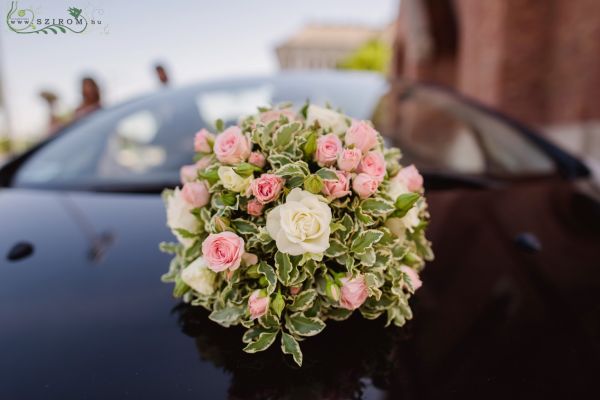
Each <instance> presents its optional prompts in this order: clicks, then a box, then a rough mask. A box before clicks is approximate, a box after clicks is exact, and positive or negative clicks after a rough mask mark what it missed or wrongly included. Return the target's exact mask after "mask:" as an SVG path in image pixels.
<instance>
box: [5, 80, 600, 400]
mask: <svg viewBox="0 0 600 400" xmlns="http://www.w3.org/2000/svg"><path fill="white" fill-rule="evenodd" d="M307 99H310V100H311V102H313V103H317V104H321V105H322V104H325V103H326V102H329V103H331V104H333V105H335V106H337V107H340V108H341V109H343V110H344V111H345V112H346V113H347V114H349V115H351V116H353V117H355V118H360V119H373V120H374V121H375V123H376V124H378V126H379V127H380V130H381V131H382V132H384V133H385V134H386V135H387V136H388V138H389V140H390V141H393V142H397V143H398V144H399V145H400V146H401V148H402V150H403V152H404V160H403V163H415V164H416V165H417V167H419V168H420V169H421V170H422V171H423V172H424V175H425V186H426V189H427V197H428V201H429V206H430V212H431V215H432V220H431V224H430V227H429V230H428V237H429V239H430V240H432V242H433V246H434V247H433V248H434V252H435V255H436V259H435V261H433V262H431V263H429V264H428V265H427V268H426V270H425V272H424V275H423V280H424V283H425V284H424V286H423V288H421V289H420V290H419V292H417V295H416V296H415V297H414V299H413V308H414V314H415V318H414V319H413V320H412V321H410V322H409V323H408V324H407V325H406V326H405V327H404V328H402V329H396V328H387V329H386V328H383V321H379V320H377V321H366V320H362V319H361V318H351V319H350V320H348V321H345V322H330V323H329V324H328V326H327V328H326V329H325V331H324V332H323V333H322V334H321V335H319V336H318V337H314V338H311V339H309V340H307V341H305V342H304V343H303V350H304V360H305V362H304V366H303V367H302V368H297V367H296V366H295V365H294V364H293V363H292V362H290V361H289V360H287V359H286V358H284V357H283V356H282V355H281V354H279V351H278V349H269V350H268V351H266V352H264V353H260V354H255V355H248V354H245V353H243V352H242V350H241V348H242V345H241V343H240V340H239V339H240V336H241V332H240V331H239V330H238V329H236V328H231V329H225V328H221V327H220V326H218V325H216V324H215V323H213V322H211V321H209V320H208V318H207V314H206V313H205V312H204V311H202V310H200V309H197V308H193V307H190V306H188V305H185V304H179V303H178V301H177V300H175V299H174V298H173V297H172V294H171V292H172V289H173V288H172V287H171V286H170V285H166V284H163V283H161V281H160V276H161V274H163V273H164V272H165V271H166V270H167V268H168V263H169V259H170V256H169V255H166V254H162V253H160V251H159V250H158V243H159V242H161V241H171V240H173V237H172V234H171V233H170V232H169V230H168V229H167V228H166V226H165V213H164V208H163V204H162V201H161V199H160V195H159V193H160V192H161V190H162V189H163V188H165V187H173V186H175V185H177V184H178V182H179V168H180V167H181V166H182V165H184V164H188V163H191V160H192V157H193V145H192V142H193V134H194V132H196V131H197V130H199V129H200V128H202V127H208V128H209V129H210V128H211V126H212V122H213V121H214V120H215V119H216V118H222V119H224V120H225V121H226V122H229V123H232V122H235V121H236V120H237V119H238V118H239V117H240V116H241V115H244V114H247V113H252V112H254V111H255V109H256V108H255V107H256V106H257V105H266V104H269V103H278V102H281V101H292V102H294V104H296V105H298V106H300V105H301V104H302V103H304V101H305V100H307ZM0 184H1V185H2V186H3V187H2V188H1V189H0V227H1V228H0V399H11V400H12V399H14V400H16V399H49V398H52V399H54V398H56V399H96V398H98V399H100V398H102V399H104V398H111V399H113V398H114V399H117V398H132V399H142V398H143V399H150V398H167V399H173V398H177V399H186V398H203V399H219V398H231V399H266V398H292V399H294V398H302V399H305V398H306V399H313V398H315V399H316V398H331V399H334V398H335V399H345V398H368V399H379V398H382V399H383V398H386V399H400V398H445V399H447V398H464V397H469V398H485V399H488V398H502V399H504V398H513V397H517V398H526V397H528V398H575V397H579V398H597V397H598V395H599V394H600V391H599V390H598V388H597V376H598V372H599V371H600V261H599V260H600V206H599V203H598V200H597V198H598V192H597V189H596V188H595V187H594V185H593V184H592V181H591V179H590V177H589V172H588V170H587V168H586V167H585V166H584V165H583V164H582V163H581V162H580V161H579V160H577V159H575V158H573V157H571V156H569V155H568V154H566V153H564V152H563V151H561V150H560V149H558V148H556V147H554V146H553V145H551V144H550V143H548V142H547V141H545V140H544V139H543V138H542V137H541V136H540V135H538V134H537V133H535V132H534V131H532V130H531V129H529V128H527V127H524V126H522V125H521V124H519V123H517V122H515V121H512V120H510V119H509V118H506V117H504V116H502V115H500V114H498V113H496V112H494V111H492V110H489V109H487V108H485V107H484V106H482V105H479V104H476V103H473V102H472V101H470V100H468V99H464V98H461V97H460V96H458V95H456V94H453V93H451V92H449V91H447V90H444V89H442V88H436V87H433V86H426V85H416V86H408V87H407V86H404V87H402V89H400V90H399V89H398V88H392V89H391V90H390V87H389V85H388V83H387V82H386V81H385V80H384V79H383V78H381V77H379V76H377V75H372V74H366V73H340V72H314V73H308V72H298V73H286V74H281V75H277V76H274V77H270V78H264V79H246V80H229V81H222V82H215V83H210V84H202V85H197V86H190V87H186V88H180V89H165V90H163V91H160V92H157V93H154V94H151V95H148V96H146V97H142V98H139V99H136V100H132V101H130V102H128V103H125V104H122V105H119V106H116V107H113V108H110V109H106V110H103V111H98V112H96V113H94V114H92V115H91V116H89V117H87V118H84V119H82V120H80V121H78V122H76V123H74V124H73V125H71V126H68V127H66V128H65V129H64V130H63V131H62V132H60V133H59V134H58V135H57V136H56V137H55V138H53V139H51V140H48V141H47V142H45V143H42V144H40V145H39V146H37V147H36V148H34V149H32V150H31V151H29V152H28V153H25V154H24V155H22V156H20V157H18V158H16V159H14V160H12V161H11V162H9V163H8V164H6V165H5V166H4V167H3V168H2V170H0ZM365 343H366V345H364V344H365Z"/></svg>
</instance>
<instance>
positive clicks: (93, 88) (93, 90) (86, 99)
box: [73, 76, 102, 120]
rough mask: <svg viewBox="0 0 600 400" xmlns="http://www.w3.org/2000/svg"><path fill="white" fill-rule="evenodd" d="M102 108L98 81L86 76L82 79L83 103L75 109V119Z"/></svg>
mask: <svg viewBox="0 0 600 400" xmlns="http://www.w3.org/2000/svg"><path fill="white" fill-rule="evenodd" d="M101 108H102V103H101V95H100V88H99V87H98V84H97V83H96V81H95V80H94V79H93V78H91V77H89V76H86V77H84V78H83V79H82V80H81V104H80V105H79V106H78V107H77V108H76V109H75V115H74V117H73V119H74V120H77V119H79V118H81V117H84V116H86V115H88V114H89V113H91V112H94V111H97V110H99V109H101Z"/></svg>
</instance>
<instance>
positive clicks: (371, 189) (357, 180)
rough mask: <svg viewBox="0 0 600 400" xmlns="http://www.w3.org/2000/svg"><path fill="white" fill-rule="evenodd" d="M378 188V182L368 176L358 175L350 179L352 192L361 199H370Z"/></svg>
mask: <svg viewBox="0 0 600 400" xmlns="http://www.w3.org/2000/svg"><path fill="white" fill-rule="evenodd" d="M378 187H379V180H377V178H375V177H372V176H371V175H368V174H364V173H361V174H358V175H356V176H355V177H354V179H352V190H354V192H355V193H356V194H357V195H358V196H359V197H360V198H361V199H366V198H367V197H371V196H372V195H373V194H375V192H376V191H377V188H378Z"/></svg>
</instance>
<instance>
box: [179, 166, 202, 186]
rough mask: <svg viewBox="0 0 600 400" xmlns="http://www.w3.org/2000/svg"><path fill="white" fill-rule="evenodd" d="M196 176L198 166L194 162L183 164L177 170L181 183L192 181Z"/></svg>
mask: <svg viewBox="0 0 600 400" xmlns="http://www.w3.org/2000/svg"><path fill="white" fill-rule="evenodd" d="M196 178H198V167H196V165H195V164H192V165H184V166H183V167H181V169H180V170H179V179H181V183H186V182H193V181H195V180H196Z"/></svg>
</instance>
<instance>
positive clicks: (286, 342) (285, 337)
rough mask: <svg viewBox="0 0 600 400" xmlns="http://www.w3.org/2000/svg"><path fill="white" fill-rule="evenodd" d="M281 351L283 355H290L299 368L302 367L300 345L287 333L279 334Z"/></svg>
mask: <svg viewBox="0 0 600 400" xmlns="http://www.w3.org/2000/svg"><path fill="white" fill-rule="evenodd" d="M281 351H283V353H284V354H291V356H292V357H293V358H294V361H295V362H296V364H298V366H299V367H301V366H302V351H301V350H300V344H298V341H297V340H296V339H295V338H294V337H293V336H292V335H290V334H289V333H285V332H282V334H281Z"/></svg>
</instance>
